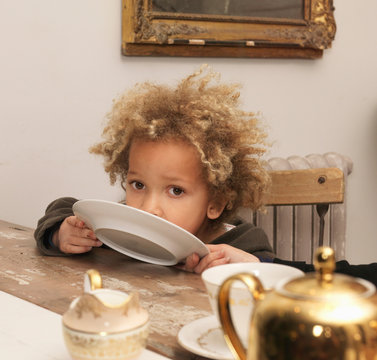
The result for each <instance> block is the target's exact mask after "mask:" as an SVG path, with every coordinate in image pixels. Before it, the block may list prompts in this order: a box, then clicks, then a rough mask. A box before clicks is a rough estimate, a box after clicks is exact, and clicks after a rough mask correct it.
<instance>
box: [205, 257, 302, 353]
mask: <svg viewBox="0 0 377 360" xmlns="http://www.w3.org/2000/svg"><path fill="white" fill-rule="evenodd" d="M240 273H248V274H252V275H255V276H257V277H258V278H259V280H260V281H261V283H262V285H263V287H264V288H265V290H266V291H268V290H272V289H273V288H275V286H276V285H277V284H278V283H279V282H280V281H282V280H285V279H292V278H294V277H299V276H303V275H304V273H303V272H302V271H301V270H298V269H296V268H294V267H291V266H286V265H281V264H273V263H251V262H250V263H236V264H225V265H219V266H215V267H212V268H209V269H207V270H205V271H203V273H202V279H203V281H204V284H205V286H206V289H207V293H208V295H209V301H210V304H211V307H212V310H213V312H214V313H215V315H216V317H217V319H218V321H219V323H220V316H219V311H218V293H219V289H220V286H221V284H222V283H223V282H224V281H225V280H226V279H227V278H229V277H231V276H232V275H235V274H240ZM229 303H230V314H231V317H232V319H233V323H234V327H235V329H236V332H237V334H238V336H239V338H240V339H241V341H242V343H243V345H244V346H245V347H246V344H247V339H248V334H249V325H250V317H251V313H252V310H253V299H252V297H251V295H250V293H249V291H248V290H247V288H246V286H245V285H244V284H243V283H242V282H240V281H235V282H234V284H233V285H232V288H231V290H230V301H229Z"/></svg>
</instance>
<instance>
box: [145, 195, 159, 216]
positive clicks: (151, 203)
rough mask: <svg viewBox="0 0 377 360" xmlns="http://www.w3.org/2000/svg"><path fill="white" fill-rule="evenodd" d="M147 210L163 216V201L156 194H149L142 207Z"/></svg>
mask: <svg viewBox="0 0 377 360" xmlns="http://www.w3.org/2000/svg"><path fill="white" fill-rule="evenodd" d="M141 210H144V211H146V212H149V213H150V214H153V215H156V216H159V217H161V216H162V210H161V203H160V200H159V198H158V196H156V195H150V196H147V197H146V198H145V199H144V202H143V206H142V209H141Z"/></svg>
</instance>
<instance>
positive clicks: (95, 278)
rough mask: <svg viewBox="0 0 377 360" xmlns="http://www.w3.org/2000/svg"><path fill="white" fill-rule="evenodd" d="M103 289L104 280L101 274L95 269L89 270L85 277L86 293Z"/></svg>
mask: <svg viewBox="0 0 377 360" xmlns="http://www.w3.org/2000/svg"><path fill="white" fill-rule="evenodd" d="M101 288H102V278H101V275H100V273H99V272H98V271H97V270H95V269H89V270H88V271H87V272H86V273H85V277H84V292H86V293H87V292H91V291H93V290H96V289H101Z"/></svg>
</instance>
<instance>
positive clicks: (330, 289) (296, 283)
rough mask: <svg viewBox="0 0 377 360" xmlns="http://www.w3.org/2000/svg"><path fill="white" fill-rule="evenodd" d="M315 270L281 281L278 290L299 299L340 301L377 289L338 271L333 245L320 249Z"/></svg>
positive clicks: (367, 294)
mask: <svg viewBox="0 0 377 360" xmlns="http://www.w3.org/2000/svg"><path fill="white" fill-rule="evenodd" d="M314 267H315V270H316V271H315V272H313V273H309V274H307V275H306V276H303V277H299V278H296V279H294V280H291V281H287V282H283V283H280V284H279V285H278V286H277V288H276V290H277V292H279V293H281V294H283V295H285V296H288V297H291V298H292V297H293V298H295V299H297V300H300V299H301V300H308V299H310V300H314V301H320V302H322V301H324V302H327V303H329V302H330V303H331V302H337V301H340V300H341V299H344V297H345V296H346V297H347V298H348V299H354V300H356V299H357V298H368V297H370V296H372V295H373V294H374V293H375V292H376V289H375V287H374V285H373V284H372V283H370V282H369V281H366V280H363V279H359V278H355V277H351V276H348V275H343V274H334V270H335V254H334V250H333V249H332V248H330V247H320V248H318V249H317V251H316V254H315V260H314Z"/></svg>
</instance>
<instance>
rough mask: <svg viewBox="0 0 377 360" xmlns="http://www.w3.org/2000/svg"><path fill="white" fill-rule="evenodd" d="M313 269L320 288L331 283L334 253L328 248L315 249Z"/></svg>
mask: <svg viewBox="0 0 377 360" xmlns="http://www.w3.org/2000/svg"><path fill="white" fill-rule="evenodd" d="M314 268H315V270H316V273H317V279H318V282H319V284H320V285H321V286H325V285H326V284H330V283H332V280H333V275H334V271H335V252H334V250H333V249H332V248H330V247H328V246H321V247H319V248H318V249H317V251H316V253H315V257H314Z"/></svg>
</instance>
